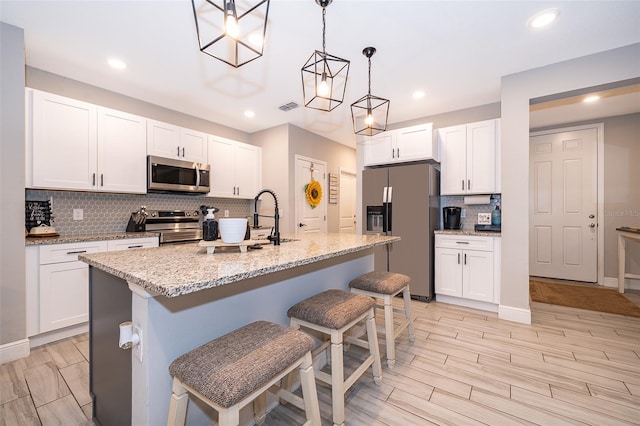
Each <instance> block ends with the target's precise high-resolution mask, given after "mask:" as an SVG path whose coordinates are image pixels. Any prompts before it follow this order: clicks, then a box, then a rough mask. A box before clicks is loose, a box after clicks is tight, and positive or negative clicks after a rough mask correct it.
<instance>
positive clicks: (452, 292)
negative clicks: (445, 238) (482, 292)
mask: <svg viewBox="0 0 640 426" xmlns="http://www.w3.org/2000/svg"><path fill="white" fill-rule="evenodd" d="M434 270H435V291H436V298H437V295H438V294H444V295H447V296H454V297H462V250H456V249H449V248H436V253H435V264H434Z"/></svg>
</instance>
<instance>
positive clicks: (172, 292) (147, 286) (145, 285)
mask: <svg viewBox="0 0 640 426" xmlns="http://www.w3.org/2000/svg"><path fill="white" fill-rule="evenodd" d="M400 240H401V239H400V237H392V236H389V237H385V240H383V241H375V242H369V243H366V244H363V245H359V246H356V247H348V248H345V249H340V250H338V251H333V252H329V253H324V254H320V255H317V256H312V257H308V258H304V259H297V260H294V261H290V262H284V263H280V264H277V265H273V266H269V267H264V268H258V269H254V270H249V271H243V272H239V273H234V274H230V275H225V276H222V277H219V278H216V279H213V280H208V281H196V282H193V283H191V284H187V285H183V286H181V287H176V288H171V289H167V288H165V287H163V286H161V285H157V284H154V283H153V282H151V281H148V280H145V279H142V278H139V277H136V276H134V275H132V274H130V273H127V272H124V271H121V270H118V269H115V268H113V267H110V266H108V265H106V264H104V263H101V262H99V261H96V260H94V259H92V258H91V257H92V255H93V254H88V255H79V256H78V260H81V261H83V262H85V263H87V264H88V265H89V266H92V267H95V268H97V269H99V270H102V271H104V272H107V273H109V274H111V275H113V276H116V277H118V278H121V279H123V280H125V281H127V282H129V283H131V284H134V285H137V286H139V287H141V288H142V289H144V290H146V291H148V292H151V293H153V294H155V295H158V296H165V297H169V298H171V297H177V296H183V295H187V294H190V293H194V292H197V291H201V290H206V289H209V288H214V287H220V286H223V285H227V284H232V283H234V282H237V281H242V280H245V279H249V278H254V277H259V276H263V275H267V274H270V273H274V272H279V271H284V270H288V269H293V268H295V267H298V266H304V265H309V264H312V263H316V262H320V261H323V260H327V259H331V258H335V257H339V256H343V255H347V254H350V253H357V252H362V251H365V250H368V249H372V248H374V247H377V246H380V245H386V244H389V243H393V242H397V241H400ZM141 250H144V249H141Z"/></svg>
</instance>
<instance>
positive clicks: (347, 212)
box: [338, 170, 357, 234]
mask: <svg viewBox="0 0 640 426" xmlns="http://www.w3.org/2000/svg"><path fill="white" fill-rule="evenodd" d="M338 203H339V204H338V208H339V210H340V224H339V231H340V233H344V234H355V233H356V229H357V227H356V175H355V173H352V172H347V171H345V170H341V171H340V192H339V194H338Z"/></svg>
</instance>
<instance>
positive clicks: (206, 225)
mask: <svg viewBox="0 0 640 426" xmlns="http://www.w3.org/2000/svg"><path fill="white" fill-rule="evenodd" d="M213 210H214V209H207V212H208V213H207V217H206V218H205V220H204V222H202V239H203V240H205V241H214V240H217V239H218V221H217V220H216V219H215V216H214V215H213Z"/></svg>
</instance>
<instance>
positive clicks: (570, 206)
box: [529, 125, 602, 283]
mask: <svg viewBox="0 0 640 426" xmlns="http://www.w3.org/2000/svg"><path fill="white" fill-rule="evenodd" d="M600 139H601V138H599V131H598V126H597V125H594V126H583V127H570V128H561V129H554V130H549V131H545V132H536V133H532V134H531V137H530V145H529V146H530V154H529V168H530V174H529V175H530V179H529V182H530V184H529V195H530V202H529V244H530V248H529V269H530V275H533V276H538V277H546V278H556V279H564V280H573V281H582V282H590V283H597V282H598V281H599V280H598V277H599V274H598V272H599V271H598V263H599V262H598V258H599V256H598V249H599V238H598V234H599V232H598V217H599V214H598V213H599V210H600V209H599V200H600V199H601V198H602V197H601V196H599V185H598V176H600V175H601V173H599V168H598V164H599V162H598V144H599V143H601V141H600Z"/></svg>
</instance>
